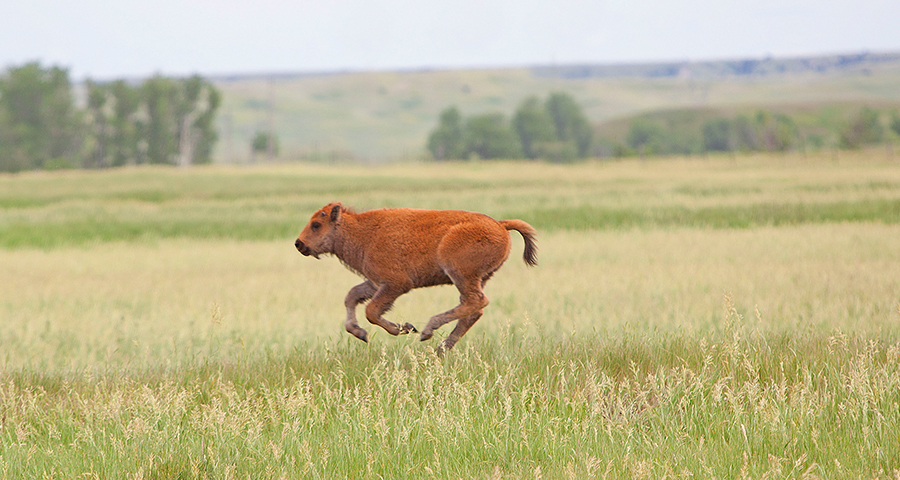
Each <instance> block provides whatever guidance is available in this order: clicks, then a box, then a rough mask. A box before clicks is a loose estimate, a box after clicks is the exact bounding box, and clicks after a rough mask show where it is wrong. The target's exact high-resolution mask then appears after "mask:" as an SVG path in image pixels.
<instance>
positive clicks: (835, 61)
mask: <svg viewBox="0 0 900 480" xmlns="http://www.w3.org/2000/svg"><path fill="white" fill-rule="evenodd" d="M883 67H888V68H895V69H896V68H898V67H900V52H891V53H869V52H862V53H855V54H848V55H828V56H821V57H793V58H772V57H767V58H763V59H741V60H719V61H708V62H687V61H686V62H668V63H635V64H620V65H564V66H541V67H534V68H533V69H532V70H533V71H534V74H535V75H537V76H540V77H555V78H567V79H576V78H622V77H625V78H629V77H630V78H660V77H691V78H708V79H715V78H728V77H749V76H755V77H762V76H769V75H785V74H794V75H796V74H808V73H813V74H816V73H819V74H823V73H836V72H844V73H847V72H853V73H871V71H872V70H874V69H880V68H883Z"/></svg>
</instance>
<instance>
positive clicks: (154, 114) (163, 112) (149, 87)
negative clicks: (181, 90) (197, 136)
mask: <svg viewBox="0 0 900 480" xmlns="http://www.w3.org/2000/svg"><path fill="white" fill-rule="evenodd" d="M142 94H143V99H144V102H145V105H146V108H147V117H148V118H147V125H146V128H145V129H144V132H143V133H144V140H145V141H146V142H147V160H148V161H149V162H150V163H154V164H172V163H174V162H175V159H174V155H175V154H176V153H177V152H178V141H177V140H176V139H177V133H178V120H177V118H176V111H175V109H176V106H175V105H174V103H175V97H176V87H175V85H174V82H173V81H172V80H170V79H168V78H165V77H162V76H159V75H157V76H155V77H153V78H151V79H149V80H147V81H145V82H144V84H143V86H142Z"/></svg>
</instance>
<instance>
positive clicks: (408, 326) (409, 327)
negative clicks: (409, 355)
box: [400, 322, 419, 335]
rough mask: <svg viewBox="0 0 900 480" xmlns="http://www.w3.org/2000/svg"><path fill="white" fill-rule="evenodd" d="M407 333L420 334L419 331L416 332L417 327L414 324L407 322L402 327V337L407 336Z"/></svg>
mask: <svg viewBox="0 0 900 480" xmlns="http://www.w3.org/2000/svg"><path fill="white" fill-rule="evenodd" d="M407 333H419V331H418V330H416V327H415V326H414V325H413V324H411V323H409V322H407V323H404V324H403V326H402V327H400V335H406V334H407Z"/></svg>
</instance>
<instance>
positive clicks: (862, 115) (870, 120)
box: [841, 107, 884, 148]
mask: <svg viewBox="0 0 900 480" xmlns="http://www.w3.org/2000/svg"><path fill="white" fill-rule="evenodd" d="M883 140H884V126H883V125H882V124H881V121H880V119H879V115H878V112H877V111H876V110H873V109H871V108H869V107H863V109H862V110H861V111H860V112H859V115H858V116H857V117H856V118H855V119H854V120H853V121H851V122H850V124H849V125H847V127H846V128H844V131H843V132H841V146H843V147H844V148H860V147H862V146H864V145H871V144H874V143H879V142H881V141H883Z"/></svg>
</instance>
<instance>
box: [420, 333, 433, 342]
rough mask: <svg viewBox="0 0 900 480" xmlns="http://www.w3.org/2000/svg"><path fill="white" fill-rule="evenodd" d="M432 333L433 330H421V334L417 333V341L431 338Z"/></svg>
mask: <svg viewBox="0 0 900 480" xmlns="http://www.w3.org/2000/svg"><path fill="white" fill-rule="evenodd" d="M433 335H434V332H428V331H425V332H422V333H421V334H419V341H421V342H424V341H425V340H429V339H431V337H432V336H433Z"/></svg>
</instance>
